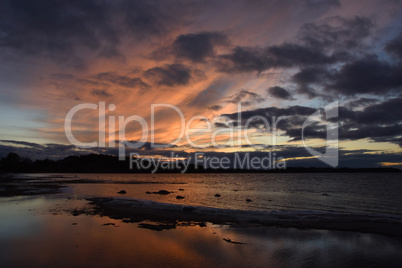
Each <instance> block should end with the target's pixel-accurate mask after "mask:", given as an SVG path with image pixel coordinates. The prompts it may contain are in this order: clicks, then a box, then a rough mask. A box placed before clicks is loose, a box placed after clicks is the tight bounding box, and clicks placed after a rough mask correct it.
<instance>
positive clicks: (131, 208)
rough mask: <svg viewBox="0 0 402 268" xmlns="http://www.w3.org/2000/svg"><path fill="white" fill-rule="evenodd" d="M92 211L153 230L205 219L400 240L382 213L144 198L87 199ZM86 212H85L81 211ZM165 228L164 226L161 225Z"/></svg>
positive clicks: (398, 225)
mask: <svg viewBox="0 0 402 268" xmlns="http://www.w3.org/2000/svg"><path fill="white" fill-rule="evenodd" d="M87 200H88V201H89V203H90V204H91V205H92V206H93V208H94V210H93V211H92V212H91V213H95V214H97V215H101V216H107V217H110V218H112V219H117V220H122V221H124V222H142V221H151V222H154V223H157V224H155V225H153V226H152V227H154V228H156V229H160V230H163V229H171V228H174V227H175V226H176V225H180V226H182V225H186V224H189V225H199V226H204V225H205V223H206V222H210V223H213V224H225V225H232V226H238V227H247V226H255V225H260V226H271V227H283V228H298V229H317V230H336V231H350V232H358V233H371V234H379V235H384V236H388V237H392V238H396V239H399V240H401V239H402V218H399V217H384V216H381V215H357V214H341V213H326V212H322V213H318V212H314V213H313V212H293V211H270V212H267V211H245V210H231V209H219V208H210V207H196V206H186V205H178V204H170V203H159V202H155V201H149V200H143V199H128V198H89V199H87ZM84 213H88V211H86V212H84ZM164 227H166V228H164Z"/></svg>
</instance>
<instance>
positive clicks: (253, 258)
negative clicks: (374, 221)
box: [0, 198, 402, 267]
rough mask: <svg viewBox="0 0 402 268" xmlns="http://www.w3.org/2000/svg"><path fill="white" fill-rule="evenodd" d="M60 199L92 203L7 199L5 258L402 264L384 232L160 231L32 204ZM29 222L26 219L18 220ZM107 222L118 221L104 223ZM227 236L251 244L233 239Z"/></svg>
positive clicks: (85, 262) (397, 246)
mask: <svg viewBox="0 0 402 268" xmlns="http://www.w3.org/2000/svg"><path fill="white" fill-rule="evenodd" d="M16 203H19V204H20V205H15V204H16ZM57 204H59V205H62V207H63V208H64V207H70V208H73V207H80V206H83V205H84V202H82V201H76V200H65V199H61V198H60V199H44V198H32V199H28V200H16V199H12V200H10V199H9V201H4V202H1V203H0V208H1V210H0V211H1V213H2V214H1V216H2V223H3V222H8V224H9V229H10V230H9V231H7V230H5V229H4V228H3V226H4V225H3V224H2V225H1V227H2V232H1V233H2V234H3V233H4V232H7V234H8V236H7V244H8V245H12V246H11V247H10V246H5V245H2V248H3V252H2V255H0V256H1V259H2V263H4V264H5V265H14V266H20V265H22V266H27V265H29V266H42V265H50V266H54V265H60V264H62V265H65V266H97V267H99V266H101V267H110V266H132V265H136V266H162V265H164V266H184V265H185V266H189V267H192V266H199V265H200V264H202V265H203V266H221V265H225V266H249V267H250V266H262V265H263V266H273V267H275V266H290V267H295V266H315V267H317V266H318V267H324V266H325V267H326V266H328V265H336V266H345V265H347V266H356V265H364V264H366V263H369V262H373V263H381V264H383V265H385V266H386V265H396V264H399V265H401V264H402V258H401V257H399V256H398V255H397V254H396V252H400V251H401V250H402V244H401V243H400V242H399V241H397V240H394V239H391V238H386V237H382V236H378V235H370V234H357V233H352V232H338V231H318V230H298V229H294V228H276V227H247V228H245V227H236V226H233V227H230V226H225V225H223V226H222V225H212V224H207V227H199V226H192V227H176V229H171V230H164V231H161V232H158V231H153V230H148V229H143V228H137V227H138V224H137V223H124V222H122V221H119V220H113V219H110V218H108V217H97V216H87V215H80V216H76V217H74V216H71V215H69V214H64V213H62V214H60V213H58V214H57V215H53V214H51V213H46V214H45V215H36V216H35V215H34V213H32V212H30V211H29V209H37V210H39V211H43V212H44V211H49V209H50V211H52V209H54V208H55V207H56V208H57V209H59V208H61V207H60V206H57ZM12 211H14V212H12ZM36 214H40V213H36ZM3 216H4V217H3ZM3 219H6V221H4V220H3ZM21 222H24V223H23V225H18V224H17V223H20V224H21ZM14 223H15V224H14ZM74 223H76V224H74ZM107 223H114V224H115V225H112V224H109V225H104V224H107ZM73 224H74V225H73ZM20 226H23V227H20ZM223 238H230V239H231V240H232V241H239V242H243V243H246V245H236V244H230V243H227V242H225V241H224V240H223ZM3 241H4V240H2V242H1V243H2V244H3ZM21 252H23V253H24V258H21Z"/></svg>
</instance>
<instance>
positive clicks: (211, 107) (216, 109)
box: [208, 105, 223, 111]
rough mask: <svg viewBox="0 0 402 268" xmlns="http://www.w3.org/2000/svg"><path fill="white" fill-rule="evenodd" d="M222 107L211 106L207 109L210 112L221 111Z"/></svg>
mask: <svg viewBox="0 0 402 268" xmlns="http://www.w3.org/2000/svg"><path fill="white" fill-rule="evenodd" d="M222 108H223V107H222V106H221V105H213V106H210V107H209V108H208V109H210V110H212V111H219V110H221V109H222Z"/></svg>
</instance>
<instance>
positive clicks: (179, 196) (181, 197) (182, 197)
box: [176, 195, 184, 199]
mask: <svg viewBox="0 0 402 268" xmlns="http://www.w3.org/2000/svg"><path fill="white" fill-rule="evenodd" d="M176 199H184V196H181V195H178V196H176Z"/></svg>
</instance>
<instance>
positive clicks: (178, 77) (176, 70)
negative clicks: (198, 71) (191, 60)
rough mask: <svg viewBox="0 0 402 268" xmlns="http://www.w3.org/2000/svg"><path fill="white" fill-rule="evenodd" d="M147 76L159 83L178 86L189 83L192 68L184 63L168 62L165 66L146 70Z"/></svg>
mask: <svg viewBox="0 0 402 268" xmlns="http://www.w3.org/2000/svg"><path fill="white" fill-rule="evenodd" d="M144 75H145V77H147V78H148V79H150V80H152V81H153V82H154V83H156V84H157V85H162V86H169V87H172V86H177V85H187V84H188V83H189V82H190V79H191V77H192V76H191V69H190V68H189V67H188V66H186V65H183V64H167V65H165V66H163V67H154V68H151V69H148V70H146V71H145V72H144Z"/></svg>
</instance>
